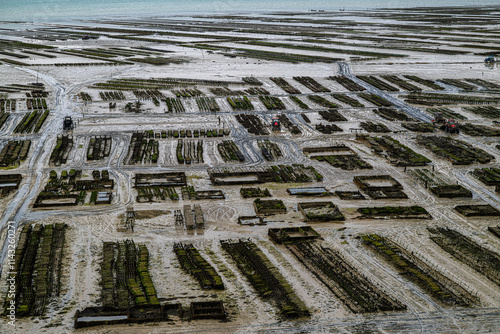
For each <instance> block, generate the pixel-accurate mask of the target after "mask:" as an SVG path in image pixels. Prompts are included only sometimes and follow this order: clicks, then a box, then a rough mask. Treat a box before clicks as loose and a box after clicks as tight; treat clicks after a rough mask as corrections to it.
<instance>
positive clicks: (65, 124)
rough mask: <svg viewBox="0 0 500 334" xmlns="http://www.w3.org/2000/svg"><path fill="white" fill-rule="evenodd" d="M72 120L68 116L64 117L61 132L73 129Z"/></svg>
mask: <svg viewBox="0 0 500 334" xmlns="http://www.w3.org/2000/svg"><path fill="white" fill-rule="evenodd" d="M74 127H75V126H74V124H73V120H72V119H71V117H70V116H66V117H65V118H64V122H63V130H73V128H74Z"/></svg>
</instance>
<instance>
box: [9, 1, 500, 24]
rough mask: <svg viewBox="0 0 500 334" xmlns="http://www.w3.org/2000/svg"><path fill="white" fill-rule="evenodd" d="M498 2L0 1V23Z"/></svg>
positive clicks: (469, 4) (487, 3)
mask: <svg viewBox="0 0 500 334" xmlns="http://www.w3.org/2000/svg"><path fill="white" fill-rule="evenodd" d="M499 3H500V1H499V0H420V1H414V0H349V1H347V0H306V1H304V0H275V1H272V0H148V1H146V0H0V21H28V22H50V21H61V20H64V21H71V20H74V19H92V18H95V19H100V18H116V17H147V16H156V17H158V16H159V17H163V16H172V15H183V14H186V15H192V14H213V13H262V12H267V11H308V10H341V9H345V10H353V9H357V10H365V9H370V8H408V7H415V6H418V7H426V6H429V7H439V6H485V5H499Z"/></svg>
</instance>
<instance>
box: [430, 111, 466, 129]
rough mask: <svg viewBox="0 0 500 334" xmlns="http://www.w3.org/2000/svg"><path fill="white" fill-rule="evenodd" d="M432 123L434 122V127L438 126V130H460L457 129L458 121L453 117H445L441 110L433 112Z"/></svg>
mask: <svg viewBox="0 0 500 334" xmlns="http://www.w3.org/2000/svg"><path fill="white" fill-rule="evenodd" d="M432 124H434V126H436V127H439V129H440V130H443V131H445V132H448V133H459V132H460V130H459V129H458V123H457V122H456V121H455V120H454V119H445V118H444V117H443V113H442V112H436V113H434V119H433V120H432Z"/></svg>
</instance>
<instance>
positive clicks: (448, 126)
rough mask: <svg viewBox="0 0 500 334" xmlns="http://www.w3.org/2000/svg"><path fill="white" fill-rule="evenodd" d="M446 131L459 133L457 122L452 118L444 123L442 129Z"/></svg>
mask: <svg viewBox="0 0 500 334" xmlns="http://www.w3.org/2000/svg"><path fill="white" fill-rule="evenodd" d="M442 130H444V131H446V132H448V133H460V130H459V129H458V123H456V122H455V120H454V119H449V120H447V121H446V122H445V123H444V129H442Z"/></svg>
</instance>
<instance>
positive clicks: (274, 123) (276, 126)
mask: <svg viewBox="0 0 500 334" xmlns="http://www.w3.org/2000/svg"><path fill="white" fill-rule="evenodd" d="M271 128H272V130H273V131H279V130H280V129H281V125H280V118H279V117H273V118H272V119H271Z"/></svg>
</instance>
